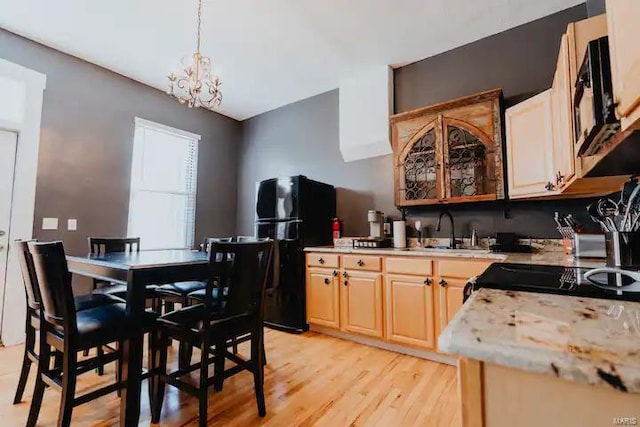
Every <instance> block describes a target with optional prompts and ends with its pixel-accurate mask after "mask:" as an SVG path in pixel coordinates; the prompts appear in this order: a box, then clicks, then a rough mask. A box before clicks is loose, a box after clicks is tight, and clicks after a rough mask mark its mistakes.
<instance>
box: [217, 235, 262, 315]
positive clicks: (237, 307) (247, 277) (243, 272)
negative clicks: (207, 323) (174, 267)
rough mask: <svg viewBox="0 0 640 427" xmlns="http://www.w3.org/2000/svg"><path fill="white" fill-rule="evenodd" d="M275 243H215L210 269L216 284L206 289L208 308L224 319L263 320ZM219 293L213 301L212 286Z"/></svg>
mask: <svg viewBox="0 0 640 427" xmlns="http://www.w3.org/2000/svg"><path fill="white" fill-rule="evenodd" d="M272 253H273V241H264V242H224V243H223V242H218V243H215V242H214V243H212V245H211V251H210V252H209V266H210V267H211V272H212V276H213V280H211V281H210V283H209V284H208V286H207V292H206V294H207V295H206V296H205V304H208V303H211V304H213V307H215V308H216V310H217V311H218V313H219V314H220V315H222V316H237V315H251V316H258V317H259V319H262V318H263V316H264V293H265V285H266V279H267V271H268V269H269V266H270V263H271V257H272ZM214 282H216V283H217V285H218V292H217V293H216V298H213V295H212V294H213V292H212V291H211V290H212V284H213V283H214Z"/></svg>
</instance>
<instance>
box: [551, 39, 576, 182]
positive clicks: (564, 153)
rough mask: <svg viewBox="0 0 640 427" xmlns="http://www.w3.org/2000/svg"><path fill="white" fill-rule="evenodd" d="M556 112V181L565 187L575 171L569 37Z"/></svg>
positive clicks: (554, 94) (556, 84)
mask: <svg viewBox="0 0 640 427" xmlns="http://www.w3.org/2000/svg"><path fill="white" fill-rule="evenodd" d="M551 100H552V111H553V160H554V164H555V167H554V171H555V178H556V179H555V182H554V183H555V184H556V186H557V187H558V189H560V188H562V187H564V186H565V185H566V184H567V183H568V182H569V181H570V180H571V178H573V176H574V174H575V166H576V160H575V157H574V154H573V153H574V151H573V147H574V139H573V138H574V137H573V135H574V133H573V114H572V103H571V82H570V73H569V47H568V44H567V36H566V35H563V36H562V40H561V42H560V53H559V55H558V63H557V65H556V74H555V76H554V78H553V87H552V88H551Z"/></svg>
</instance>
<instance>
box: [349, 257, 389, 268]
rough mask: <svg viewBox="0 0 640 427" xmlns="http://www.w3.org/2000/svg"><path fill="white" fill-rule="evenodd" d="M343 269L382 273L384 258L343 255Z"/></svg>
mask: <svg viewBox="0 0 640 427" xmlns="http://www.w3.org/2000/svg"><path fill="white" fill-rule="evenodd" d="M342 268H344V269H346V270H366V271H381V270H382V258H381V257H379V256H370V255H343V256H342Z"/></svg>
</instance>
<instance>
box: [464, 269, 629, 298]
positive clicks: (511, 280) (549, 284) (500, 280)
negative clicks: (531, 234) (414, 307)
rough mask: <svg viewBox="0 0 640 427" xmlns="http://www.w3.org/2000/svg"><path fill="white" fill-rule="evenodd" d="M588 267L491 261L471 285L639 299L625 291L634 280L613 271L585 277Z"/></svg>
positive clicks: (475, 287)
mask: <svg viewBox="0 0 640 427" xmlns="http://www.w3.org/2000/svg"><path fill="white" fill-rule="evenodd" d="M589 270H591V269H589V268H582V267H561V266H557V265H537V264H510V263H494V264H491V266H489V268H487V270H485V272H484V273H482V274H481V275H480V276H478V277H477V279H476V280H475V282H474V283H472V284H471V285H472V286H473V289H474V290H476V289H480V288H493V289H505V290H514V291H525V292H527V291H528V292H542V293H551V294H560V295H573V296H582V297H590V298H606V299H619V300H626V301H640V293H638V292H624V288H625V286H629V285H631V284H632V283H634V281H633V280H632V279H630V278H628V277H626V276H622V275H620V274H612V273H599V274H596V275H595V276H593V277H590V278H589V279H586V278H585V277H584V274H585V273H586V272H587V271H589ZM618 285H621V286H618ZM465 294H467V292H465Z"/></svg>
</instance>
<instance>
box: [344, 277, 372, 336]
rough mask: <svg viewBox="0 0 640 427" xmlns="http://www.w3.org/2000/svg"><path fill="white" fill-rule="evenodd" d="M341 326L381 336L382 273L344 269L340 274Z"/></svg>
mask: <svg viewBox="0 0 640 427" xmlns="http://www.w3.org/2000/svg"><path fill="white" fill-rule="evenodd" d="M341 282H342V285H341V286H340V306H341V312H342V319H341V324H342V329H343V330H344V331H347V332H355V333H358V334H363V335H369V336H372V337H380V338H381V337H382V274H379V273H363V272H354V271H345V272H344V274H343V276H342V277H341Z"/></svg>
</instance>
